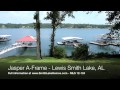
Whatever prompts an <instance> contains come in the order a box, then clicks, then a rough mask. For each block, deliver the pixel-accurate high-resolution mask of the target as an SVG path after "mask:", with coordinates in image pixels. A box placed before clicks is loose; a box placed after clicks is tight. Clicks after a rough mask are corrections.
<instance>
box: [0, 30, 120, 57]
mask: <svg viewBox="0 0 120 90" xmlns="http://www.w3.org/2000/svg"><path fill="white" fill-rule="evenodd" d="M51 31H52V29H50V28H45V29H41V45H42V46H41V47H42V55H48V52H49V45H50V36H51ZM108 32H109V30H108V29H67V28H63V29H57V30H56V36H55V44H56V45H57V42H58V41H62V37H67V36H68V37H69V36H75V37H81V38H83V39H84V40H82V42H83V43H88V44H89V42H91V41H95V40H97V39H98V38H97V35H99V34H105V33H108ZM5 34H9V35H12V36H11V39H12V40H11V41H8V42H0V49H1V48H4V47H9V46H10V45H12V44H14V43H15V42H16V40H18V39H20V38H22V37H24V36H27V35H32V36H36V31H35V30H34V29H22V28H21V29H16V28H15V29H14V28H12V29H11V28H10V29H0V35H5ZM64 48H65V50H66V53H67V55H70V54H71V51H72V50H73V49H74V48H71V47H64ZM89 50H90V51H91V52H93V53H98V52H108V53H111V52H114V51H120V48H119V47H116V46H97V45H92V44H89ZM15 55H30V56H31V55H33V56H35V55H36V49H35V48H27V49H25V48H19V49H16V50H12V51H10V52H7V53H5V54H3V55H1V56H0V57H7V56H15Z"/></svg>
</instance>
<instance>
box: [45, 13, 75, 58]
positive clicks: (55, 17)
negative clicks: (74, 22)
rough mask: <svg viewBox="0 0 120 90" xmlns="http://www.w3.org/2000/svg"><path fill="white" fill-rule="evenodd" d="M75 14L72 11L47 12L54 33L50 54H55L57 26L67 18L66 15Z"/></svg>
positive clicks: (47, 18)
mask: <svg viewBox="0 0 120 90" xmlns="http://www.w3.org/2000/svg"><path fill="white" fill-rule="evenodd" d="M66 15H68V16H72V17H74V16H73V12H72V11H50V12H47V17H45V19H46V20H51V26H52V29H53V30H52V34H51V45H50V56H51V57H53V56H54V41H55V31H56V29H57V27H58V26H59V25H60V24H61V22H62V21H64V20H65V16H66Z"/></svg>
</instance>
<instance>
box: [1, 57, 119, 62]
mask: <svg viewBox="0 0 120 90" xmlns="http://www.w3.org/2000/svg"><path fill="white" fill-rule="evenodd" d="M119 59H120V58H96V59H88V60H85V61H84V60H73V59H71V58H62V59H57V58H53V57H43V59H42V60H37V59H36V57H35V56H12V57H6V58H1V59H0V63H112V64H113V63H116V64H120V60H119Z"/></svg>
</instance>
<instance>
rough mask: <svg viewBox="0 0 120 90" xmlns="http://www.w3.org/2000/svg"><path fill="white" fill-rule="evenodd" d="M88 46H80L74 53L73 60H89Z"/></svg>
mask: <svg viewBox="0 0 120 90" xmlns="http://www.w3.org/2000/svg"><path fill="white" fill-rule="evenodd" d="M88 48H89V47H88V45H87V44H83V45H79V46H78V47H76V48H75V50H74V51H73V52H72V58H73V59H79V60H87V58H88V54H89V53H88Z"/></svg>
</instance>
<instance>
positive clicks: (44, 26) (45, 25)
mask: <svg viewBox="0 0 120 90" xmlns="http://www.w3.org/2000/svg"><path fill="white" fill-rule="evenodd" d="M40 27H41V28H51V24H50V23H41V26H40ZM110 27H111V25H95V24H61V25H59V27H58V28H110ZM0 28H34V25H33V23H29V24H11V23H8V24H0Z"/></svg>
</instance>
